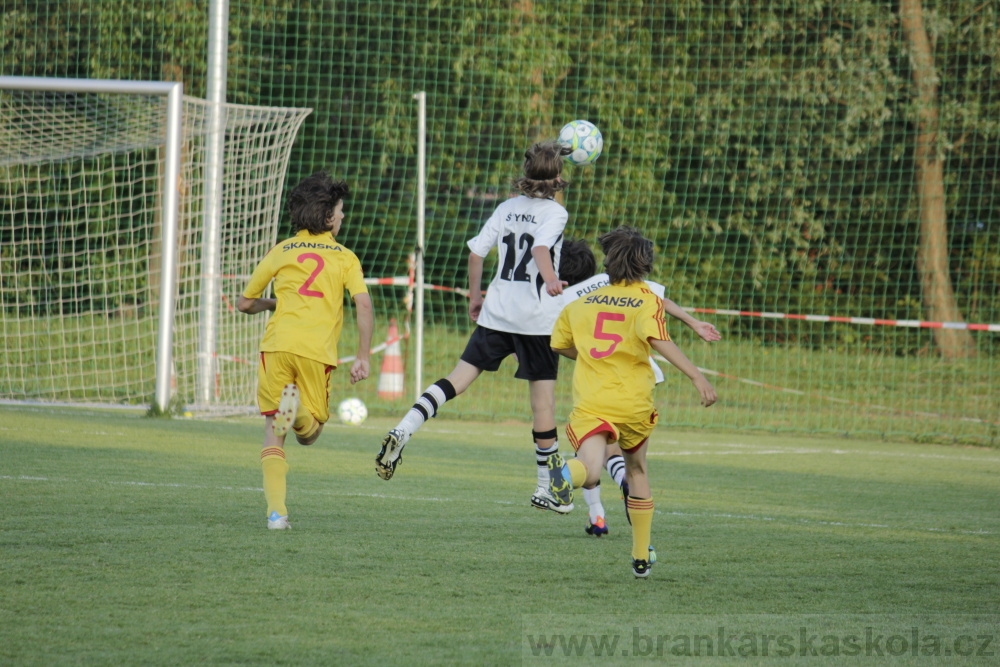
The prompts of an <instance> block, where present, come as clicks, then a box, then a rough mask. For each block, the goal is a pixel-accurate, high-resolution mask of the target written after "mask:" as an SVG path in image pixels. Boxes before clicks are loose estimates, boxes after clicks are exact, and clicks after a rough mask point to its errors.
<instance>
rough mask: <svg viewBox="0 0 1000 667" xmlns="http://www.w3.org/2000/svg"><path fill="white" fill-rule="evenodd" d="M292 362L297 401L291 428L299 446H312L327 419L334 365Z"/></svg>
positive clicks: (301, 358)
mask: <svg viewBox="0 0 1000 667" xmlns="http://www.w3.org/2000/svg"><path fill="white" fill-rule="evenodd" d="M295 361H296V376H297V381H298V386H299V397H300V400H299V409H298V412H297V413H296V415H295V422H294V424H293V427H292V428H293V430H294V432H295V439H296V440H297V441H298V443H299V444H300V445H311V444H313V443H314V442H316V440H318V439H319V436H320V434H321V433H322V432H323V426H324V425H325V424H326V422H328V421H329V420H330V387H331V383H332V382H333V366H330V365H328V364H324V363H322V362H319V361H314V360H312V359H306V358H304V357H296V359H295Z"/></svg>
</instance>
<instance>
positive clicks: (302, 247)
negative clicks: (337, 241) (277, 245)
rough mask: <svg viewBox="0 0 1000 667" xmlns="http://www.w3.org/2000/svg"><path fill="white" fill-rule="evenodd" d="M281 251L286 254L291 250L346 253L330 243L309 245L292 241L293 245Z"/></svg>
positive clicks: (286, 246) (282, 247)
mask: <svg viewBox="0 0 1000 667" xmlns="http://www.w3.org/2000/svg"><path fill="white" fill-rule="evenodd" d="M281 249H282V250H283V251H285V252H288V251H289V250H336V251H337V252H344V249H343V248H341V247H340V246H339V245H330V244H329V243H309V242H307V241H292V242H291V243H286V244H285V245H283V246H281Z"/></svg>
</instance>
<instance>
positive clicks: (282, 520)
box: [267, 512, 292, 530]
mask: <svg viewBox="0 0 1000 667" xmlns="http://www.w3.org/2000/svg"><path fill="white" fill-rule="evenodd" d="M267 529H268V530H291V529H292V524H290V523H288V517H287V516H281V515H280V514H278V513H277V512H271V516H269V517H267Z"/></svg>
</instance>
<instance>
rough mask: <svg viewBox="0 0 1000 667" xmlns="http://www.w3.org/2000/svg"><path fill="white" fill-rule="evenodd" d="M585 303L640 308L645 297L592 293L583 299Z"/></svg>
mask: <svg viewBox="0 0 1000 667" xmlns="http://www.w3.org/2000/svg"><path fill="white" fill-rule="evenodd" d="M583 302H584V303H595V304H597V305H599V306H617V307H619V308H639V307H641V306H642V304H644V303H645V300H644V299H637V298H635V297H631V296H611V295H609V294H591V295H590V296H588V297H587V298H586V299H584V300H583Z"/></svg>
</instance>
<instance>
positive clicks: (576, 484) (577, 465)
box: [566, 459, 587, 489]
mask: <svg viewBox="0 0 1000 667" xmlns="http://www.w3.org/2000/svg"><path fill="white" fill-rule="evenodd" d="M566 465H567V466H569V476H570V480H571V481H572V482H573V488H574V489H579V488H580V487H581V486H583V483H584V482H585V481H587V466H585V465H583V463H581V462H580V460H579V459H570V460H569V461H566Z"/></svg>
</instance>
